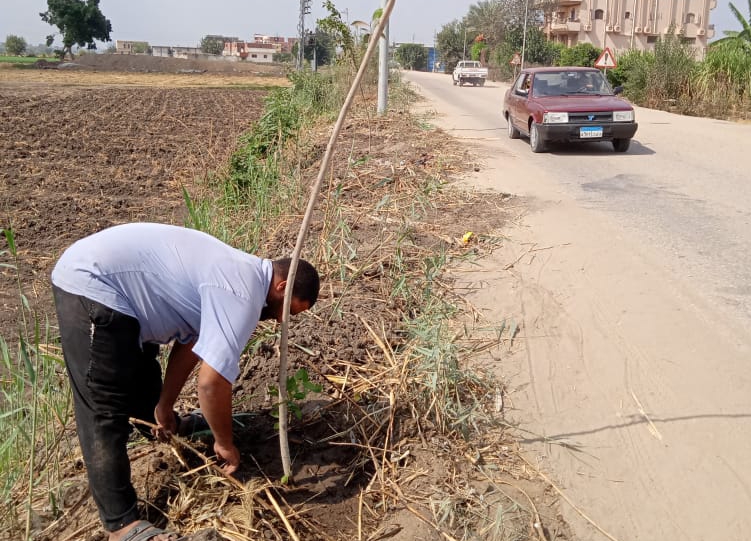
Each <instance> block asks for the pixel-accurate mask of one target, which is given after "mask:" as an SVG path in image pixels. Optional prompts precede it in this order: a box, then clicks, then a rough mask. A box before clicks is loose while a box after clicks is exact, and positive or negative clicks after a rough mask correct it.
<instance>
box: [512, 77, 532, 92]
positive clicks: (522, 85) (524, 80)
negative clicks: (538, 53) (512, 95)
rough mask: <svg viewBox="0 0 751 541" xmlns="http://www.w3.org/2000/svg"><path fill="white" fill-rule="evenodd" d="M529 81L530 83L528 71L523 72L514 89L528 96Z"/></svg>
mask: <svg viewBox="0 0 751 541" xmlns="http://www.w3.org/2000/svg"><path fill="white" fill-rule="evenodd" d="M529 83H530V77H529V74H528V73H522V74H521V75H520V76H519V79H517V81H516V86H515V87H514V90H515V91H516V93H517V94H519V95H522V96H526V95H527V93H528V92H529V86H530V85H529Z"/></svg>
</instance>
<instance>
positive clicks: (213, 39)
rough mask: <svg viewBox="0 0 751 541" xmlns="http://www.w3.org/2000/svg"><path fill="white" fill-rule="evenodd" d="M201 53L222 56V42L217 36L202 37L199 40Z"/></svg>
mask: <svg viewBox="0 0 751 541" xmlns="http://www.w3.org/2000/svg"><path fill="white" fill-rule="evenodd" d="M201 51H203V52H204V53H206V54H222V51H224V40H223V39H222V38H221V37H219V36H204V37H203V38H201Z"/></svg>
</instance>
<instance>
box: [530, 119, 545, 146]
mask: <svg viewBox="0 0 751 541" xmlns="http://www.w3.org/2000/svg"><path fill="white" fill-rule="evenodd" d="M529 146H530V148H531V149H532V152H544V151H545V140H544V139H543V138H542V137H540V131H539V130H538V129H537V123H535V122H532V125H531V126H530V127H529Z"/></svg>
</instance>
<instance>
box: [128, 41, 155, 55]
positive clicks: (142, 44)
mask: <svg viewBox="0 0 751 541" xmlns="http://www.w3.org/2000/svg"><path fill="white" fill-rule="evenodd" d="M130 50H131V51H133V53H135V54H146V53H149V52H150V51H151V47H149V42H148V41H136V42H134V43H133V47H131V49H130Z"/></svg>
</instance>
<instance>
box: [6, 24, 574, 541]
mask: <svg viewBox="0 0 751 541" xmlns="http://www.w3.org/2000/svg"><path fill="white" fill-rule="evenodd" d="M331 18H332V19H335V20H334V21H333V22H334V23H336V22H337V20H338V22H339V23H340V22H341V19H340V18H339V17H338V14H337V13H332V16H331ZM331 22H332V21H329V23H331ZM329 26H330V27H336V28H340V29H342V34H341V35H339V36H338V39H339V43H340V44H342V43H344V44H346V43H352V44H353V48H352V49H351V50H348V51H347V54H346V55H345V57H344V58H345V62H344V63H342V64H338V65H335V66H333V67H332V69H330V70H327V71H326V72H322V73H318V74H316V73H311V72H304V73H296V74H293V75H291V76H290V80H291V83H292V84H291V86H290V87H287V88H279V89H275V90H272V91H270V93H269V94H268V97H267V99H266V107H265V110H264V112H263V114H262V115H261V117H260V118H259V120H258V121H257V122H256V124H255V126H254V127H253V128H252V129H251V130H250V131H248V132H247V133H246V134H244V135H243V136H242V137H241V138H240V139H239V140H238V142H237V147H236V150H235V152H234V153H233V154H232V156H231V158H230V160H229V161H228V163H227V165H226V167H225V168H222V169H219V170H214V171H203V172H201V173H202V175H203V178H202V180H201V181H200V182H199V183H197V184H196V185H195V186H186V187H185V188H184V190H183V196H184V200H185V203H186V206H187V209H188V218H187V225H189V226H191V227H194V228H197V229H201V230H203V231H206V232H209V233H211V234H213V235H215V236H217V237H219V238H221V239H222V240H224V241H226V242H228V243H230V244H232V245H234V246H236V247H238V248H242V249H245V250H249V251H254V252H262V253H270V252H279V251H281V250H283V249H284V248H287V249H288V248H289V246H290V239H293V238H294V234H295V232H296V225H297V222H298V221H299V220H298V218H297V216H299V215H300V213H301V211H302V209H303V208H304V205H305V200H306V194H307V186H308V185H309V183H310V178H311V176H312V175H313V174H314V173H315V171H316V167H317V160H318V159H319V158H320V156H321V154H322V149H323V147H324V146H325V141H326V134H327V133H329V130H330V124H331V121H332V120H333V118H334V117H335V116H336V115H337V113H338V111H339V109H340V107H341V104H342V103H343V100H344V97H345V95H346V93H347V90H348V88H349V84H350V81H351V80H352V78H353V72H352V68H353V66H354V65H355V64H356V61H357V59H358V56H359V55H360V54H361V51H360V50H359V49H358V48H357V45H356V44H354V42H352V41H350V40H351V36H347V35H346V33H344V30H346V26H343V25H339V24H330V25H329ZM334 35H336V34H334ZM350 59H351V60H354V61H353V62H352V63H351V64H350ZM373 82H374V80H373V79H372V78H369V79H368V81H367V82H366V83H365V84H364V85H363V87H362V88H361V89H360V93H359V94H360V99H359V100H358V104H357V106H356V107H355V110H354V111H353V112H352V115H351V119H350V120H349V122H348V124H349V126H348V128H347V135H345V136H343V137H342V140H341V141H340V142H339V143H340V150H339V151H338V158H337V160H336V164H335V166H333V167H332V170H331V172H330V176H329V181H328V186H327V189H326V194H325V195H324V197H323V198H322V200H321V203H320V205H319V210H318V213H317V217H316V225H315V227H314V229H315V235H312V236H314V237H315V238H313V239H311V240H310V241H309V243H308V247H307V248H306V254H305V257H306V258H307V259H310V260H312V261H314V262H315V263H316V264H317V266H318V267H319V269H321V271H322V273H323V275H324V276H326V282H327V285H326V287H327V293H326V298H327V300H326V301H322V302H321V303H319V304H321V306H320V307H317V309H318V311H317V313H316V317H317V320H316V321H314V322H313V324H314V325H315V327H317V328H321V327H327V326H333V327H340V326H341V327H343V328H344V330H343V331H342V333H343V336H344V338H343V339H344V340H349V339H354V338H353V337H352V336H351V335H349V336H348V335H347V330H346V329H347V328H348V329H350V330H351V329H352V328H357V329H360V330H361V331H363V335H364V336H365V337H366V338H364V339H359V340H360V341H365V342H368V343H369V345H370V347H369V348H368V349H367V351H368V352H369V353H368V355H367V356H363V358H357V359H346V360H343V359H342V358H341V357H336V358H335V360H334V361H332V362H331V363H330V365H328V366H327V372H326V373H325V374H324V373H322V372H319V371H316V368H315V364H313V363H308V364H304V366H305V367H306V370H307V372H306V373H305V374H302V373H301V372H299V371H297V372H295V374H296V375H297V374H302V375H301V376H300V378H301V380H303V381H305V382H307V381H308V379H307V378H308V375H307V374H308V372H309V373H310V378H311V379H313V380H315V381H316V384H321V385H322V386H323V388H324V392H327V393H328V394H329V396H331V397H334V399H333V400H331V401H330V403H329V404H328V405H327V406H326V408H325V409H326V411H327V412H328V413H326V415H327V419H329V420H331V419H334V418H336V419H337V421H336V422H337V423H339V425H335V426H342V427H346V428H342V430H343V431H342V432H341V433H336V434H333V435H331V439H332V440H334V441H336V442H340V440H341V443H340V444H341V445H352V446H353V447H354V448H356V449H358V450H359V451H358V453H357V457H356V459H353V460H352V463H351V464H348V465H346V466H342V467H346V468H351V472H352V473H351V475H352V476H359V475H362V473H363V472H365V473H366V474H367V475H369V476H370V481H369V482H368V483H365V484H366V485H367V490H363V492H362V493H361V494H360V497H359V506H360V511H359V514H358V516H351V517H347V518H348V519H349V520H350V521H351V522H352V523H353V524H359V525H360V527H367V526H368V525H369V526H371V527H372V526H374V525H376V524H377V523H378V520H379V519H380V518H382V517H384V516H385V515H387V514H388V513H389V512H390V511H392V510H393V509H394V508H395V507H396V506H397V504H398V505H399V506H401V507H402V508H403V509H404V508H405V506H406V509H407V510H408V515H409V517H408V519H407V520H410V521H415V520H418V521H420V522H422V523H424V524H425V525H426V527H427V528H428V529H429V530H432V531H434V532H436V533H437V535H439V536H441V537H442V538H446V539H470V538H477V539H493V540H496V539H498V540H502V539H519V540H522V539H538V538H540V536H542V535H543V534H542V531H543V530H542V528H546V527H547V523H548V516H546V515H543V516H541V513H542V512H544V509H543V508H539V509H538V507H536V504H535V503H534V502H533V500H532V499H531V498H530V496H529V495H528V494H527V492H525V490H529V488H528V487H527V486H526V485H523V486H525V489H524V490H522V489H521V488H519V485H517V484H516V483H515V482H514V479H515V478H518V477H519V476H522V477H523V476H524V475H525V474H524V473H519V472H523V471H524V468H523V467H517V468H516V469H515V472H516V473H515V474H514V477H510V476H509V475H508V473H507V472H509V471H511V469H512V468H513V467H514V464H516V463H517V461H518V459H517V458H516V457H515V453H514V451H513V448H514V446H513V442H512V441H510V440H507V439H506V436H505V432H504V431H503V429H502V427H503V423H502V421H501V419H500V418H499V414H500V412H501V411H502V407H503V406H502V404H503V387H502V385H501V383H500V382H498V381H497V380H495V379H494V378H493V377H491V376H489V375H487V374H484V373H483V372H481V371H479V370H477V369H475V368H473V367H472V362H471V361H472V359H473V358H474V357H475V356H476V355H478V354H480V353H482V352H484V351H487V350H489V349H492V348H498V347H499V346H500V345H504V347H510V342H511V341H512V340H513V337H514V335H515V328H516V325H515V324H513V323H509V322H495V323H490V322H485V324H486V327H487V329H488V334H487V335H486V336H487V337H486V338H482V339H478V338H477V337H476V336H472V335H471V331H470V329H471V328H472V326H473V325H472V321H470V322H465V321H463V319H462V317H461V315H462V313H463V312H464V311H466V310H467V308H468V307H466V306H464V305H463V301H462V300H461V299H460V298H458V297H456V296H454V295H453V293H452V292H451V288H450V287H449V284H448V283H447V282H448V281H449V279H448V277H447V271H448V269H449V268H450V267H451V265H452V264H454V263H456V262H460V261H465V260H472V259H473V258H476V257H478V256H481V255H482V254H483V253H484V252H486V251H489V250H492V249H493V247H494V246H496V245H497V243H498V242H500V238H499V237H495V236H494V235H495V233H493V231H494V227H496V226H497V227H499V226H500V225H502V222H503V213H502V208H501V207H500V201H501V199H498V200H495V199H493V198H492V197H490V196H489V195H487V194H466V193H462V192H459V191H458V190H456V189H454V188H453V187H451V185H450V184H449V183H448V180H449V176H450V175H453V174H456V173H457V172H459V171H461V166H460V164H461V163H462V159H461V157H458V156H452V154H451V152H450V148H443V147H442V146H441V145H442V144H443V143H441V142H440V141H439V140H438V139H439V138H437V137H436V136H435V134H434V133H433V132H434V128H432V127H431V125H430V123H429V119H425V118H413V117H411V116H410V115H409V114H408V109H409V104H410V103H411V101H412V100H413V99H414V96H413V95H412V94H411V93H410V91H409V90H408V89H407V88H405V87H403V86H400V85H395V86H394V87H392V90H391V103H392V107H391V109H392V111H393V113H392V114H391V115H389V116H387V117H385V118H378V117H376V115H375V104H374V101H375V100H374V99H373V98H374V87H373ZM399 148H402V149H404V148H407V149H415V148H416V149H417V153H416V154H414V153H406V152H402V153H400V151H399V150H398V149H399ZM413 152H414V151H413ZM482 205H490V207H487V208H486V207H483V206H482ZM465 206H468V207H471V208H473V209H475V210H476V213H474V212H473V213H472V214H473V216H468V215H467V214H466V212H462V213H460V214H458V215H457V216H461V219H460V220H458V221H457V222H456V223H453V222H449V221H448V220H450V219H451V218H452V212H454V211H455V210H456V209H457V208H458V207H461V208H465ZM483 209H484V210H483ZM474 214H477V216H478V217H479V219H482V220H488V219H489V218H487V216H493V218H492V219H491V221H484V222H482V230H483V231H485V232H484V233H476V234H474V235H467V236H466V237H465V239H464V240H462V236H463V235H464V234H465V233H466V231H467V229H469V228H472V227H473V225H472V223H471V221H472V219H474ZM454 218H455V217H454ZM492 220H495V222H494V221H492ZM457 225H458V227H460V228H461V229H460V230H452V229H451V228H452V227H453V228H454V229H455V228H456V227H457ZM475 231H478V229H475ZM4 238H5V245H6V246H7V249H5V250H4V251H3V252H2V254H0V264H2V265H3V268H2V269H0V270H1V271H2V272H4V273H12V274H15V275H16V276H20V275H18V274H17V270H18V265H19V264H20V263H19V258H18V251H19V250H18V248H17V247H16V244H15V238H14V236H13V231H12V224H8V225H7V226H6V229H5V230H4ZM272 248H274V249H272ZM17 284H18V294H17V298H18V302H19V303H20V304H21V305H22V306H23V308H24V310H23V312H22V313H23V320H22V321H21V322H19V325H18V333H17V335H16V336H12V337H6V338H7V341H0V354H1V355H2V361H3V368H2V373H1V377H2V393H3V394H2V397H1V398H0V400H2V402H1V403H2V409H1V411H2V413H0V441H2V442H4V443H3V444H2V447H0V451H1V452H0V467H1V468H2V485H1V486H2V494H0V496H1V497H2V502H1V503H2V507H1V508H0V522H1V523H2V525H3V526H4V530H5V531H6V532H9V534H10V535H12V536H13V537H12V538H13V539H24V540H30V539H34V538H35V535H37V534H39V532H40V530H42V529H47V532H48V533H47V534H45V535H47V537H45V539H48V538H50V536H52V538H64V537H65V536H62V537H55V533H54V532H55V530H54V527H57V526H59V525H60V524H64V522H65V520H66V517H67V513H69V512H72V511H69V510H68V509H69V507H67V505H68V504H69V502H67V503H66V496H68V495H69V494H68V492H67V489H68V488H69V487H68V485H67V482H66V476H65V475H66V474H65V472H66V471H68V470H66V467H67V462H66V461H69V460H70V457H71V456H75V453H76V448H77V444H76V442H75V435H74V433H73V432H72V430H71V424H72V422H73V421H72V413H71V402H70V393H69V389H68V383H67V378H66V376H65V373H64V367H63V363H62V361H61V354H60V350H59V347H58V346H57V341H56V336H55V323H54V317H53V316H52V315H45V314H40V313H34V312H33V311H32V310H31V309H30V308H29V303H28V301H27V299H26V296H25V291H24V284H23V283H21V280H20V278H19V279H18V280H17ZM358 299H365V300H364V301H363V300H360V301H358V302H360V303H361V304H351V303H352V302H354V301H356V300H358ZM470 311H471V307H470ZM476 317H478V316H474V317H473V318H471V319H475V318H476ZM260 331H261V332H259V333H258V337H257V339H256V340H254V342H253V343H251V344H250V346H249V351H248V354H249V355H253V354H254V353H256V352H257V351H259V350H262V349H263V347H262V345H261V342H263V341H271V343H272V344H273V343H274V341H275V340H276V334H275V331H274V329H273V328H271V327H268V328H267V327H264V328H263V329H260ZM311 336H312V337H313V339H312V340H311V342H310V343H308V345H305V344H302V345H300V346H299V348H298V349H300V351H301V352H302V353H303V354H304V355H303V357H304V356H307V355H314V352H313V349H318V348H320V349H323V348H324V346H323V345H320V346H319V345H316V342H315V328H313V330H311ZM339 347H341V346H339ZM307 415H310V413H307ZM309 421H310V418H309V417H307V418H306V417H304V418H303V422H309ZM332 422H333V421H332ZM343 440H346V441H343ZM272 443H273V442H272ZM179 450H180V451H181V452H183V453H190V452H191V450H190V449H184V448H181V449H179ZM420 454H422V455H423V456H422V459H421V461H419V460H420ZM438 466H441V467H442V468H443V469H440V470H436V468H437V467H438ZM517 466H518V464H517ZM181 473H183V475H182V476H181V477H180V478H179V479H177V480H176V481H175V482H176V483H178V484H179V487H180V488H179V491H178V492H177V495H176V496H175V497H174V498H172V499H170V501H169V502H168V503H167V504H166V507H165V508H163V509H160V512H161V513H163V515H164V516H165V517H166V518H167V519H168V520H169V521H170V525H171V526H172V527H174V528H176V529H181V530H183V531H196V530H197V529H199V528H201V527H206V526H212V527H217V528H220V529H221V527H224V528H225V530H226V531H225V530H222V533H223V534H224V535H227V536H228V537H229V538H231V539H238V540H239V539H251V538H257V535H256V534H257V532H258V529H259V528H263V529H264V530H266V531H268V532H271V533H272V534H273V537H274V538H277V539H289V538H291V537H290V536H289V528H287V527H286V526H285V525H283V524H282V522H280V521H279V520H278V518H277V517H276V514H275V513H274V510H273V508H271V507H270V505H269V501H270V500H269V498H271V492H270V489H273V490H275V488H274V483H273V481H278V480H271V481H268V480H267V483H260V484H252V485H251V484H248V485H239V484H238V483H236V482H232V481H230V480H222V479H217V477H216V475H214V474H212V473H210V468H209V469H206V468H203V467H199V468H196V469H195V470H193V471H192V472H189V473H188V474H185V473H184V472H181ZM478 478H479V479H481V480H482V483H481V485H478V486H481V490H480V489H478V488H477V487H476V486H475V485H474V483H475V481H476V479H478ZM425 479H427V481H428V482H426V481H424V480H425ZM365 488H366V487H365V486H363V489H365ZM274 494H277V492H274ZM279 494H282V493H281V492H280V493H279ZM80 501H83V500H80ZM272 501H274V500H272ZM280 501H281V502H282V505H283V506H284V501H283V496H282V500H280ZM314 505H315V503H314V502H308V501H306V502H305V507H306V508H310V507H312V506H314ZM537 505H540V501H539V500H538V502H537ZM219 507H221V508H222V509H223V511H224V513H223V514H222V515H221V516H219V515H217V514H216V513H215V512H214V511H215V510H216V509H217V508H219ZM233 509H239V510H240V511H242V513H233V512H232V510H233ZM284 509H285V510H286V511H287V515H288V518H289V520H290V521H291V523H292V526H291V527H292V528H294V529H296V530H298V531H302V532H306V533H308V534H309V535H311V536H313V535H314V536H318V537H315V538H322V539H337V537H336V536H335V535H334V534H333V533H331V532H328V533H327V532H323V533H322V532H320V531H316V530H315V525H313V524H311V523H309V522H307V521H306V520H305V518H304V516H303V515H304V513H301V512H300V510H299V509H292V508H291V507H290V508H288V507H284ZM42 515H43V516H44V517H45V520H47V522H45V520H42V519H41V517H42ZM204 515H205V516H206V517H209V518H204V519H201V518H200V517H201V516H204ZM197 517H198V518H197ZM50 518H51V519H52V520H53V522H52V523H49V519H50ZM68 518H69V517H68ZM341 518H344V517H341ZM202 520H203V522H201V521H202ZM550 521H551V523H555V521H556V519H555V517H554V515H550ZM84 525H85V524H84ZM559 526H560V525H559V524H557V523H555V524H553V527H552V528H551V529H550V530H549V531H557V530H558V528H559ZM50 528H52V529H50ZM50 531H51V532H53V533H51V534H50V533H49V532H50ZM227 531H229V532H230V533H233V534H234V537H232V536H229V535H228V534H227ZM366 531H367V530H366ZM356 532H357V535H358V536H360V535H363V534H364V532H361V531H360V530H359V529H358V530H357V531H356ZM327 534H328V535H327ZM354 535H355V534H354V533H353V535H352V536H351V537H350V538H354ZM305 538H313V537H305ZM362 538H365V537H362ZM0 539H3V535H2V534H0Z"/></svg>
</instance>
